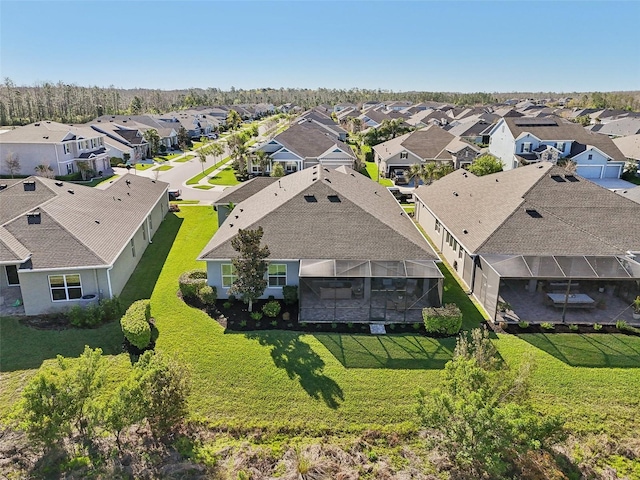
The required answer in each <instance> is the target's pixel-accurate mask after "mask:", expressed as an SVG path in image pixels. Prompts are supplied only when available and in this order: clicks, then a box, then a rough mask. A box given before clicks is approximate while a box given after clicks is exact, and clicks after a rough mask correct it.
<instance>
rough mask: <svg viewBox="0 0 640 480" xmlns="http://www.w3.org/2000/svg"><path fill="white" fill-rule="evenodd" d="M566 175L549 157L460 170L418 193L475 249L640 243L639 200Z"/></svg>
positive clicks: (580, 251) (580, 250) (595, 251)
mask: <svg viewBox="0 0 640 480" xmlns="http://www.w3.org/2000/svg"><path fill="white" fill-rule="evenodd" d="M465 173H466V174H465ZM565 174H566V172H565V171H564V170H563V169H562V168H560V167H553V166H552V165H551V164H550V163H548V162H541V163H540V164H537V165H530V166H527V167H521V168H517V169H514V170H509V171H506V172H500V173H496V174H493V175H486V176H484V177H476V176H474V175H473V174H471V173H468V172H462V171H456V172H453V173H452V174H450V175H447V176H446V177H445V178H443V179H441V180H438V181H437V182H435V183H433V184H432V185H430V186H423V187H420V188H418V190H417V191H416V195H417V196H418V198H419V199H420V200H421V201H422V202H424V203H425V204H426V205H427V207H428V208H429V209H430V210H431V211H432V212H434V214H435V215H436V216H437V217H438V218H439V219H440V221H441V222H442V223H443V224H444V225H445V226H446V228H447V229H448V230H449V231H451V232H452V233H453V234H454V235H455V236H456V237H457V238H458V240H460V242H461V243H462V244H463V245H464V246H465V247H466V248H467V249H468V250H469V251H470V252H472V253H477V254H479V253H493V254H521V255H619V254H624V253H625V252H627V251H628V250H638V249H640V222H638V221H637V219H638V218H640V205H637V204H635V203H634V202H632V201H630V200H628V199H626V198H624V197H622V196H620V195H617V194H615V193H613V192H611V191H609V190H607V189H605V188H602V187H600V186H598V185H596V184H594V183H592V182H589V181H587V180H584V179H582V178H581V177H579V176H574V177H569V179H567V178H566V177H565ZM554 178H556V179H559V180H560V181H556V180H554ZM496 180H497V181H496ZM454 192H455V194H454ZM456 194H457V195H456ZM527 210H529V211H535V212H537V214H534V215H531V214H530V213H528V212H527ZM465 230H466V231H467V233H464V231H465Z"/></svg>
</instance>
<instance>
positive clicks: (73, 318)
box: [67, 296, 123, 328]
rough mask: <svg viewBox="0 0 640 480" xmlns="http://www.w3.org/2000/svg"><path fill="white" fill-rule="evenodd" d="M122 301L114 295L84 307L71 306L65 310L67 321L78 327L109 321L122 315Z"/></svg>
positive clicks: (92, 325)
mask: <svg viewBox="0 0 640 480" xmlns="http://www.w3.org/2000/svg"><path fill="white" fill-rule="evenodd" d="M122 311H123V309H122V303H121V302H120V299H119V298H118V297H117V296H115V297H113V298H105V299H103V300H101V301H100V303H99V304H91V305H87V306H86V307H81V306H80V305H74V306H72V307H71V308H70V309H69V311H68V312H67V317H68V318H69V323H70V324H71V325H73V326H74V327H78V328H93V327H97V326H98V325H101V324H103V323H105V322H111V321H113V320H116V319H118V318H120V317H121V316H122Z"/></svg>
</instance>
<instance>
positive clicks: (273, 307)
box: [262, 300, 281, 318]
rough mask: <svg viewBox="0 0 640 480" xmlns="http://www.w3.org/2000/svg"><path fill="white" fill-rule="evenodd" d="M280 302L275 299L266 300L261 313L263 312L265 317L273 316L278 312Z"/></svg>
mask: <svg viewBox="0 0 640 480" xmlns="http://www.w3.org/2000/svg"><path fill="white" fill-rule="evenodd" d="M280 309H281V307H280V302H278V301H277V300H272V301H270V302H267V303H265V304H264V306H263V307H262V313H264V314H265V315H266V316H267V317H271V318H275V317H277V316H278V314H279V313H280Z"/></svg>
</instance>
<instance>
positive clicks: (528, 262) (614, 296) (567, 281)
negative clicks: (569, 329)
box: [473, 255, 640, 324]
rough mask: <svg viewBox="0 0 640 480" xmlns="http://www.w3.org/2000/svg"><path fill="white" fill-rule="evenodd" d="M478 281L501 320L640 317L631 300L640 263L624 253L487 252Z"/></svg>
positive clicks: (637, 289)
mask: <svg viewBox="0 0 640 480" xmlns="http://www.w3.org/2000/svg"><path fill="white" fill-rule="evenodd" d="M473 284H474V295H475V296H476V297H477V298H478V300H480V302H481V303H482V304H483V305H484V307H485V309H487V311H488V312H489V314H490V315H492V316H494V318H496V319H497V320H500V321H507V322H520V321H527V322H533V323H540V322H551V323H569V324H571V323H576V324H578V323H580V324H585V323H600V324H612V323H616V321H618V320H625V321H626V322H628V323H637V322H638V321H637V320H634V319H633V308H632V306H631V304H632V302H633V299H635V298H636V296H637V295H639V294H640V263H638V262H637V261H636V260H634V259H632V258H629V257H626V256H622V255H610V256H582V255H578V256H526V255H482V256H480V257H479V264H478V266H477V267H476V274H475V277H474V281H473Z"/></svg>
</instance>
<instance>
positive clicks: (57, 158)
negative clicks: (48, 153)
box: [54, 145, 62, 175]
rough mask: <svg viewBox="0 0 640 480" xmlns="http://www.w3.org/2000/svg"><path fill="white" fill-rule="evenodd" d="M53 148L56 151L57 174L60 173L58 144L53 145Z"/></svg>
mask: <svg viewBox="0 0 640 480" xmlns="http://www.w3.org/2000/svg"><path fill="white" fill-rule="evenodd" d="M54 150H55V151H56V165H57V166H58V175H62V172H61V171H60V157H59V156H58V146H57V145H54Z"/></svg>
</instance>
